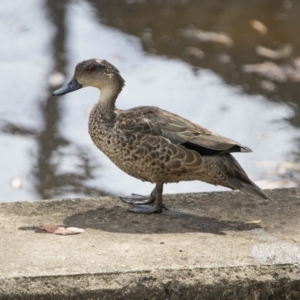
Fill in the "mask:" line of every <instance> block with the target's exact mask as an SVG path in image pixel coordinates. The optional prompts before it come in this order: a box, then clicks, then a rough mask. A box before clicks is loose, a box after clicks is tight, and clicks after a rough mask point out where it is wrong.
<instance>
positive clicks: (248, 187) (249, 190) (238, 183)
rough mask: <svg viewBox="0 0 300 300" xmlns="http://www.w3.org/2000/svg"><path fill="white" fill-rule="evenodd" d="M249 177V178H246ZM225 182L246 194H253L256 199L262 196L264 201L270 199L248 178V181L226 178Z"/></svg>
mask: <svg viewBox="0 0 300 300" xmlns="http://www.w3.org/2000/svg"><path fill="white" fill-rule="evenodd" d="M248 179H249V178H248ZM227 182H228V183H229V184H230V185H231V186H232V187H233V188H234V189H237V190H240V191H241V192H243V193H245V194H248V195H250V196H254V197H256V198H258V199H261V198H263V199H264V200H266V201H269V200H272V199H271V198H270V197H269V196H268V195H266V194H265V193H264V192H263V191H262V190H261V189H260V188H259V187H258V186H257V185H256V184H255V183H254V182H253V181H251V180H250V179H249V181H248V182H245V181H242V180H240V179H237V178H228V179H227Z"/></svg>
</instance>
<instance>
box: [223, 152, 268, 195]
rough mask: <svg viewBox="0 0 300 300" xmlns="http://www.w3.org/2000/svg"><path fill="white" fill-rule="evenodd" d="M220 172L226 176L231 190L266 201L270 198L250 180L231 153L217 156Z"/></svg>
mask: <svg viewBox="0 0 300 300" xmlns="http://www.w3.org/2000/svg"><path fill="white" fill-rule="evenodd" d="M218 159H219V161H222V165H220V164H219V166H220V168H221V172H222V173H223V175H225V176H226V183H227V184H228V185H227V187H230V188H232V189H233V190H240V191H241V192H244V193H246V194H248V195H251V196H254V197H256V198H260V199H264V200H266V201H268V200H272V199H271V198H270V197H269V196H268V195H266V194H265V193H264V192H263V191H262V190H261V189H260V188H259V187H258V186H257V185H256V184H255V183H254V182H252V181H251V180H250V179H249V177H248V176H247V174H246V173H245V171H244V170H243V169H242V167H241V166H240V165H239V163H238V162H237V161H236V160H235V158H234V157H233V156H232V155H231V154H224V155H219V156H218Z"/></svg>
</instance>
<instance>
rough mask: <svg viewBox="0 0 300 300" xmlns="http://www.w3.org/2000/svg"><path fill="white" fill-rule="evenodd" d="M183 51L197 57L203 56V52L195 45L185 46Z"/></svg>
mask: <svg viewBox="0 0 300 300" xmlns="http://www.w3.org/2000/svg"><path fill="white" fill-rule="evenodd" d="M184 53H185V54H187V55H190V56H194V57H196V58H199V59H201V58H203V57H204V52H203V51H202V50H200V49H199V48H196V47H185V49H184Z"/></svg>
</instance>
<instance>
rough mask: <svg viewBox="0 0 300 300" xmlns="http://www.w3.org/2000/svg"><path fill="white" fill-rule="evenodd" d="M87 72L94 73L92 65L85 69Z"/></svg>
mask: <svg viewBox="0 0 300 300" xmlns="http://www.w3.org/2000/svg"><path fill="white" fill-rule="evenodd" d="M87 71H88V72H89V73H92V72H94V71H95V66H93V65H90V66H88V67H87Z"/></svg>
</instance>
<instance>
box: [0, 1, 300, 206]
mask: <svg viewBox="0 0 300 300" xmlns="http://www.w3.org/2000/svg"><path fill="white" fill-rule="evenodd" d="M203 2H204V3H199V1H156V2H155V1H94V2H93V1H41V0H28V1H21V0H18V1H14V2H13V3H12V2H11V3H9V2H6V1H1V2H0V12H1V13H0V25H1V28H2V29H5V30H1V32H0V40H1V43H0V60H1V75H0V89H1V92H2V97H1V106H0V143H1V148H0V155H1V165H0V187H1V189H0V201H16V200H31V199H46V198H58V197H60V198H61V197H71V196H72V197H73V196H90V195H93V196H95V195H102V194H107V193H109V194H116V195H126V194H129V193H131V192H136V193H143V194H147V193H149V191H150V190H151V188H152V186H151V185H150V184H148V183H142V182H140V181H139V180H136V179H134V178H132V177H130V176H128V175H127V174H125V173H123V172H122V171H120V170H119V169H118V168H117V167H116V166H114V165H113V164H112V163H111V162H110V161H109V160H108V159H107V158H106V157H105V156H104V155H103V154H102V153H101V152H100V151H99V150H98V149H97V148H96V147H95V146H94V145H93V144H92V141H91V140H90V137H89V135H88V130H87V122H88V114H89V111H90V109H91V108H92V106H93V105H94V103H95V101H96V100H97V99H98V97H99V92H98V91H97V90H95V89H92V88H86V89H82V90H80V91H77V92H75V93H71V94H67V95H66V96H64V97H60V98H54V97H52V96H51V93H52V91H53V90H54V89H55V88H57V86H60V85H61V84H63V83H64V82H66V81H67V80H68V79H69V78H70V77H71V76H72V73H73V70H74V67H75V65H76V64H77V63H78V62H79V61H81V60H83V59H88V58H92V57H95V58H103V59H106V60H108V61H109V62H111V63H113V64H114V65H115V66H116V67H117V68H118V69H119V70H120V72H121V74H122V76H123V78H125V80H126V87H125V89H124V90H123V92H122V93H121V95H120V96H119V98H118V101H117V106H118V107H119V108H121V109H127V108H130V107H134V106H138V105H156V106H159V107H161V108H163V109H166V110H170V111H172V112H174V113H177V114H180V115H182V116H184V117H186V118H188V119H190V120H192V121H194V122H196V123H199V124H201V125H202V126H204V127H207V128H209V129H210V130H212V131H215V132H218V133H220V134H222V135H224V136H226V137H229V138H232V139H234V140H236V141H238V142H240V143H242V144H243V145H246V146H248V147H250V148H251V149H252V150H253V151H254V152H253V153H249V154H237V155H235V156H236V158H237V159H238V161H239V162H240V163H241V164H242V166H243V167H244V168H245V170H246V171H247V173H248V174H249V176H250V177H251V178H252V179H253V180H254V181H256V182H257V183H258V184H259V185H260V186H261V187H263V188H272V187H284V186H294V185H297V184H298V182H299V169H300V166H299V152H300V151H299V138H300V133H299V125H300V118H299V102H300V97H299V96H300V93H299V91H300V88H299V86H300V66H299V64H300V59H299V57H300V51H299V49H300V44H299V38H298V33H299V31H298V29H299V26H300V22H299V18H298V16H297V17H296V16H295V15H297V14H296V11H297V9H298V11H300V5H299V4H298V2H296V1H295V2H290V1H264V4H261V3H260V2H259V1H257V3H256V1H251V4H249V3H248V4H241V2H240V1H234V0H231V1H226V5H224V4H223V2H222V1H212V2H209V3H210V4H208V2H207V3H206V1H203ZM243 5H244V6H243ZM245 5H247V7H245ZM255 20H256V21H259V22H257V23H255V22H254V21H255ZM199 30H201V31H199ZM258 45H261V46H264V47H266V48H268V49H264V48H257V46H258ZM286 45H288V46H286ZM270 50H272V51H273V52H272V51H271V52H270ZM276 55H277V56H276ZM278 56H279V57H278ZM266 61H269V62H272V64H270V63H268V64H262V63H264V62H266ZM253 64H260V65H256V66H254V67H253V66H252V67H251V68H252V69H251V68H250V70H254V71H255V72H257V70H258V69H259V70H260V74H256V73H255V74H254V73H249V72H248V71H249V67H248V69H247V67H245V65H253ZM261 64H262V65H261ZM270 66H271V67H270ZM297 76H298V77H297ZM221 189H222V188H219V187H214V186H211V185H207V184H204V183H201V182H182V183H180V184H170V185H167V186H166V188H165V191H166V192H167V193H171V192H172V193H173V192H188V191H194V192H196V191H210V190H221Z"/></svg>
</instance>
